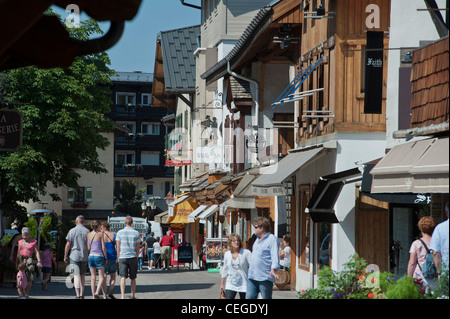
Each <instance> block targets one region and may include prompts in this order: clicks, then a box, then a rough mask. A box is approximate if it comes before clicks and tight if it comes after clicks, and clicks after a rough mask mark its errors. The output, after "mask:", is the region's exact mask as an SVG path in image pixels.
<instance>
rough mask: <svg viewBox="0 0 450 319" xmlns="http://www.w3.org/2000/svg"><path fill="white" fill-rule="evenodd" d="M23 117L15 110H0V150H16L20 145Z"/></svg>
mask: <svg viewBox="0 0 450 319" xmlns="http://www.w3.org/2000/svg"><path fill="white" fill-rule="evenodd" d="M22 122H23V117H22V114H21V113H20V112H19V111H17V110H6V109H5V110H0V150H1V151H16V150H17V149H18V148H20V147H21V146H22V129H23V125H22Z"/></svg>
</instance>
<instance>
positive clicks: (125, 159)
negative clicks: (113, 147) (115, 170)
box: [116, 151, 135, 166]
mask: <svg viewBox="0 0 450 319" xmlns="http://www.w3.org/2000/svg"><path fill="white" fill-rule="evenodd" d="M134 163H135V162H134V152H126V151H121V152H117V153H116V165H119V166H120V165H127V164H134Z"/></svg>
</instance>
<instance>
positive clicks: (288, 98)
mask: <svg viewBox="0 0 450 319" xmlns="http://www.w3.org/2000/svg"><path fill="white" fill-rule="evenodd" d="M323 57H324V56H321V57H320V59H319V60H318V61H317V62H316V63H315V64H314V65H313V64H310V65H309V66H308V67H307V68H306V69H305V70H303V69H302V70H300V72H298V73H297V75H296V76H295V78H294V79H293V80H292V82H291V83H289V85H288V86H287V88H286V89H285V90H284V91H283V93H281V95H280V96H279V97H278V98H277V99H276V100H275V102H273V103H272V109H274V108H275V106H277V105H278V104H279V105H284V103H286V102H294V101H298V100H302V99H303V98H305V97H306V96H311V95H313V93H314V92H315V91H318V90H323V89H317V90H312V91H305V92H301V93H295V92H296V91H297V89H298V88H299V87H300V86H301V85H302V84H303V82H304V81H305V80H306V78H307V77H308V76H309V75H310V74H311V73H312V72H313V71H314V69H315V68H316V67H317V66H318V65H319V64H320V62H321V61H322V59H323Z"/></svg>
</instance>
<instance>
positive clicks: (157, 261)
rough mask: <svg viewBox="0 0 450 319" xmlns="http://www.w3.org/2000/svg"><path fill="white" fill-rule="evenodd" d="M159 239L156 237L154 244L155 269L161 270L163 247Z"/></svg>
mask: <svg viewBox="0 0 450 319" xmlns="http://www.w3.org/2000/svg"><path fill="white" fill-rule="evenodd" d="M159 240H160V238H159V237H156V241H155V242H154V243H153V260H152V262H154V264H153V265H154V266H155V269H159V270H161V245H160V244H159Z"/></svg>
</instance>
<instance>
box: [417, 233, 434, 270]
mask: <svg viewBox="0 0 450 319" xmlns="http://www.w3.org/2000/svg"><path fill="white" fill-rule="evenodd" d="M419 240H420V242H421V243H422V245H423V247H425V249H426V250H427V256H426V258H425V262H424V263H423V265H422V267H420V265H419V268H420V271H422V275H423V277H424V278H425V279H435V278H437V269H436V266H435V264H434V260H433V254H432V253H431V251H430V250H429V249H428V247H427V245H426V244H425V243H424V242H423V241H422V239H419Z"/></svg>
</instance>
